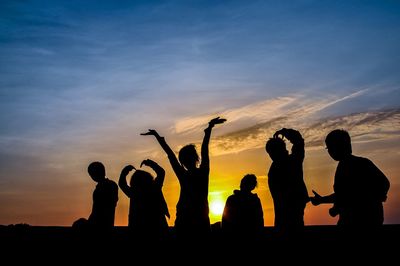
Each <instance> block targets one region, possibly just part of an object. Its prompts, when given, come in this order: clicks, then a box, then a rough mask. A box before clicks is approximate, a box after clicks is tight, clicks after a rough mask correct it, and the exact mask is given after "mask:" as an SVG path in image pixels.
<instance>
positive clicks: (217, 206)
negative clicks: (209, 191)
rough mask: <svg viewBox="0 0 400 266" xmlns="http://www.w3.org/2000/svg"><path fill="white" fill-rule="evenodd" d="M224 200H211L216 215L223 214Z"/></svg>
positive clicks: (211, 208) (212, 212)
mask: <svg viewBox="0 0 400 266" xmlns="http://www.w3.org/2000/svg"><path fill="white" fill-rule="evenodd" d="M224 206H225V204H224V202H222V200H213V201H211V202H210V211H211V214H212V215H214V216H221V215H222V212H223V211H224Z"/></svg>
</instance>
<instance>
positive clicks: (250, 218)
mask: <svg viewBox="0 0 400 266" xmlns="http://www.w3.org/2000/svg"><path fill="white" fill-rule="evenodd" d="M256 186H257V177H256V176H255V175H253V174H247V175H245V176H244V177H243V178H242V180H241V181H240V190H234V191H233V195H231V196H229V197H228V199H227V200H226V203H225V208H224V212H223V214H222V229H223V231H224V233H226V234H227V235H228V237H232V236H234V237H239V238H244V237H245V238H255V237H258V236H261V234H262V233H263V232H262V229H263V228H264V217H263V210H262V206H261V201H260V199H259V198H258V196H257V194H256V193H252V192H251V191H252V190H253V189H254V188H255V187H256Z"/></svg>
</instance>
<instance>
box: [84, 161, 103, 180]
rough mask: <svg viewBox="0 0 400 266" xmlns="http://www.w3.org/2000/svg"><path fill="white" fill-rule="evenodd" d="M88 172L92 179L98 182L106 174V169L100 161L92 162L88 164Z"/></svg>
mask: <svg viewBox="0 0 400 266" xmlns="http://www.w3.org/2000/svg"><path fill="white" fill-rule="evenodd" d="M88 173H89V175H90V177H91V178H92V179H93V180H94V181H96V182H98V181H99V180H101V179H103V178H104V177H105V176H106V169H105V167H104V165H103V164H102V163H101V162H92V163H91V164H89V166H88Z"/></svg>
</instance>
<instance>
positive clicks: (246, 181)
mask: <svg viewBox="0 0 400 266" xmlns="http://www.w3.org/2000/svg"><path fill="white" fill-rule="evenodd" d="M256 186H257V177H256V176H255V175H253V174H247V175H245V176H244V177H243V178H242V180H241V181H240V190H241V191H245V192H250V191H252V190H253V189H254V188H255V187H256Z"/></svg>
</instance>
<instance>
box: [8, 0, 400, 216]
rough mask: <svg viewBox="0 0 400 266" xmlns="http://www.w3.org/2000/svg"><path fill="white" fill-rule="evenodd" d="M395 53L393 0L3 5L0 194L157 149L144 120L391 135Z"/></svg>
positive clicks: (398, 75) (399, 60)
mask: <svg viewBox="0 0 400 266" xmlns="http://www.w3.org/2000/svg"><path fill="white" fill-rule="evenodd" d="M399 47H400V2H399V1H218V3H216V1H1V3H0V77H1V79H0V108H1V112H0V122H1V124H2V127H1V129H0V143H1V145H0V166H1V167H0V169H2V170H0V200H1V201H3V202H8V201H12V199H14V200H15V199H16V198H18V197H19V196H20V195H24V193H26V189H27V187H29V188H32V186H38V189H40V191H42V190H44V188H43V187H46V185H48V186H50V187H53V186H55V184H53V183H52V182H49V180H52V177H51V176H52V175H53V176H54V175H55V176H59V175H61V176H63V177H62V178H61V179H57V180H58V182H59V183H57V184H62V185H63V186H65V187H68V186H71V187H74V188H75V186H78V185H77V184H79V182H81V181H79V180H80V179H82V175H83V174H84V172H83V171H82V169H84V166H85V165H86V164H87V162H90V160H94V159H96V158H100V159H104V160H108V161H110V164H112V163H114V164H116V165H118V166H119V165H120V164H122V163H123V162H121V158H122V157H123V156H125V155H126V156H136V155H141V156H143V154H154V152H155V151H154V150H157V146H154V147H153V146H152V147H151V148H149V146H148V145H149V144H150V143H152V142H151V141H147V140H143V139H140V137H138V135H139V133H140V132H143V131H145V130H147V129H148V128H154V127H156V128H158V129H160V130H162V131H163V132H164V133H165V134H166V135H167V136H171V137H172V136H174V134H175V133H178V134H180V135H179V136H180V137H181V138H183V139H184V140H185V141H186V140H187V141H197V140H198V137H199V136H200V134H201V131H196V130H195V129H197V128H200V127H201V126H202V125H203V124H204V123H205V122H206V121H207V119H208V118H210V117H212V116H214V115H219V114H222V115H225V116H228V117H229V118H230V120H231V121H232V123H231V124H229V125H228V124H227V125H226V127H225V129H221V131H220V135H221V138H222V139H220V142H218V143H219V144H221V143H222V144H223V143H224V140H223V137H224V134H234V135H235V134H236V135H235V136H237V135H238V134H239V135H241V134H242V133H243V132H244V131H246V130H249V129H251V128H252V127H253V126H258V127H263V128H264V129H265V130H266V131H261V132H262V133H261V134H260V136H259V137H257V138H255V139H260V140H261V139H262V138H265V133H266V132H268V133H269V132H270V131H271V130H272V129H277V128H272V127H271V123H269V119H271V118H276V117H279V116H280V115H281V116H285V117H286V116H287V117H289V115H292V119H291V120H290V119H289V120H285V121H286V122H285V123H286V124H285V125H287V124H288V123H291V124H290V125H292V124H294V125H293V127H296V126H299V127H302V128H304V129H305V130H306V128H307V130H311V131H309V132H314V131H315V130H314V131H312V129H313V127H312V126H311V125H316V124H318V123H321V124H323V123H324V122H323V121H330V122H329V123H333V125H335V126H336V125H338V123H336V122H335V123H334V122H332V121H337V120H335V119H338V117H351V118H354V119H356V121H355V122H354V121H353V122H351V121H350V122H349V123H353V124H354V123H358V124H357V126H358V127H357V128H356V129H357V130H358V131H357V132H359V133H360V134H363V135H365V134H368V132H370V131H374V132H375V135H374V136H375V137H376V136H378V135H379V134H381V135H379V136H380V137H381V138H386V137H387V136H389V135H390V136H393V135H395V134H397V132H399V130H400V126H399V115H398V113H399V111H398V109H399V102H400V49H399ZM256 107H257V108H256ZM306 107H307V108H306ZM387 110H389V111H388V115H386V116H385V114H386V113H385V112H386V111H387ZM393 110H394V111H393ZM382 112H384V115H382ZM354 113H362V114H367V116H368V115H369V116H368V119H369V120H368V119H367V120H362V119H363V117H360V116H358V117H357V116H354ZM294 114H297V115H299V117H300V118H301V119H300V120H301V121H300V120H296V119H294V120H293V115H294ZM361 116H362V115H361ZM355 117H356V118H355ZM376 117H380V118H379V119H380V120H379V121H378V120H376V121H378V122H377V123H375V124H372V128H371V126H364V127H363V125H364V124H365V123H366V122H365V121H367V122H368V121H375V120H373V119H375V118H376ZM382 117H384V118H382ZM357 119H358V120H357ZM371 119H372V120H371ZM202 123H203V124H202ZM296 123H298V124H296ZM188 125H189V126H188ZM273 125H274V126H275V127H279V126H281V125H282V124H273ZM345 125H348V124H345ZM196 132H197V133H196ZM199 132H200V133H199ZM322 132H323V133H324V131H322ZM377 132H378V133H379V134H378V133H377ZM382 132H383V133H382ZM382 134H383V135H382ZM309 135H310V136H311V135H312V134H311V133H310V134H309ZM313 136H314V139H317V138H321V139H322V137H323V136H322V133H321V135H319V134H317V135H316V134H314V135H313ZM239 139H241V138H239ZM241 140H243V138H242V139H241ZM312 141H314V140H312ZM171 142H172V143H173V144H176V145H180V144H182V143H181V142H180V141H178V140H177V139H174V138H172V139H171ZM310 142H311V140H310ZM128 144H129V145H132V146H129V148H127V145H128ZM222 144H221V145H222ZM247 144H249V145H250V146H249V147H253V148H254V147H261V146H263V143H262V142H259V143H258V144H257V143H247V142H243V141H242V144H241V147H242V149H245V147H247V146H246V145H247ZM220 147H227V146H226V145H225V146H224V145H222V146H220ZM128 149H129V150H130V151H128ZM133 150H134V151H133ZM228 150H229V149H228ZM239 150H240V149H239ZM240 151H241V150H240ZM233 152H237V151H236V150H235V149H234V151H233ZM217 153H218V152H217ZM222 153H226V151H225V152H222ZM116 154H118V156H116ZM126 161H128V159H126ZM21 163H23V164H24V166H25V167H24V168H25V169H21ZM27 169H29V170H27ZM113 171H114V172H113V173H115V174H114V176H115V178H116V177H117V173H118V171H119V169H118V167H116V166H115V167H114V170H113ZM60 173H62V174H60ZM27 175H28V176H29V177H30V178H29V179H26V176H27ZM115 178H114V179H115ZM77 182H78V183H77ZM26 183H27V184H26ZM24 184H26V187H25V186H24ZM85 184H86V186H87V187H90V186H91V185H92V184H91V183H90V180H88V181H87V183H85ZM50 190H51V189H48V190H46V191H47V192H46V193H47V194H46V193H39V192H37V193H38V194H40V195H42V196H43V195H45V196H43V201H46V200H47V201H51V200H52V199H51V198H52V193H51V192H49V191H50ZM10 191H12V192H10ZM30 191H31V192H32V193H33V194H34V195H36V194H35V189H31V190H30ZM88 191H89V190H88ZM42 192H43V191H42ZM10 193H11V194H12V195H11V196H10ZM36 196H37V195H36ZM36 196H35V197H36ZM32 197H33V196H32ZM65 198H66V199H69V198H68V197H67V196H65ZM24 204H26V203H24V202H21V204H20V205H21V208H22V206H24ZM3 208H4V207H3ZM4 211H5V212H6V213H7V212H9V211H8V209H7V210H6V209H4ZM17 217H18V216H17ZM399 220H400V217H399ZM6 221H9V220H6ZM0 222H1V219H0Z"/></svg>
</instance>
